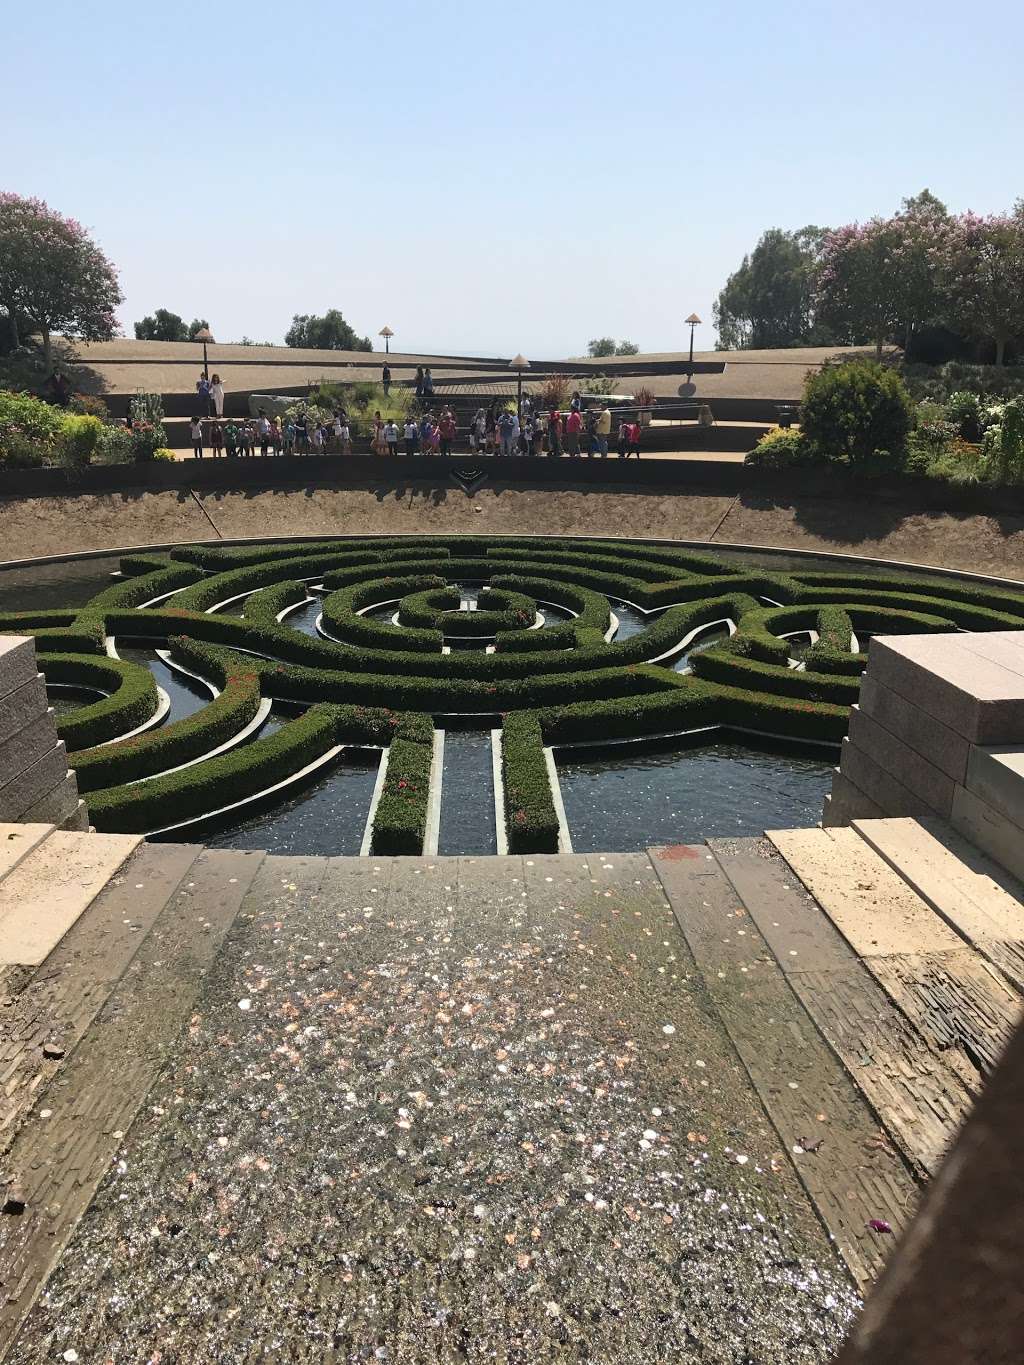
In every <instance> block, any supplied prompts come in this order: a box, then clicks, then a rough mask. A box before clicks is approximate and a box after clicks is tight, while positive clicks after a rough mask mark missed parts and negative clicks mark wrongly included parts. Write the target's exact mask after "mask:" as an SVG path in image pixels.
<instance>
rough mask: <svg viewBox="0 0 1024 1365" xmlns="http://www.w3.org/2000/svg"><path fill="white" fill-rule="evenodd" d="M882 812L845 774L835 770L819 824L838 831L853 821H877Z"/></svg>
mask: <svg viewBox="0 0 1024 1365" xmlns="http://www.w3.org/2000/svg"><path fill="white" fill-rule="evenodd" d="M883 814H884V812H883V811H882V809H881V807H880V806H878V805H876V803H875V802H874V801H872V800H871V798H870V797H869V796H866V795H865V794H864V792H862V791H861V789H860V787H858V786H857V784H856V783H855V782H853V781H852V780H851V779H850V778H849V777H847V776H846V774H845V773H842V772H840V771H839V769H838V768H836V770H835V772H834V774H833V777H832V791H831V793H830V794H829V795H828V796H826V797H825V809H824V810H823V812H822V816H821V823H822V825H823V827H824V828H825V829H839V828H841V827H842V826H844V825H850V824H852V823H853V821H854V820H877V819H879V818H880V817H881V816H882V815H883Z"/></svg>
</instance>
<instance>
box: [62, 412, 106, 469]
mask: <svg viewBox="0 0 1024 1365" xmlns="http://www.w3.org/2000/svg"><path fill="white" fill-rule="evenodd" d="M103 432H104V426H103V423H102V422H101V421H100V419H99V418H98V417H90V416H88V415H87V414H85V413H83V414H81V415H79V414H76V413H70V414H68V415H67V416H66V417H65V418H64V422H63V425H62V427H61V433H60V441H59V443H58V452H59V456H60V459H61V460H62V462H63V463H64V464H67V465H70V466H71V467H72V468H74V469H82V468H84V467H85V466H86V465H87V464H90V463H91V461H92V459H93V457H94V456H95V455H96V454H97V453H98V452H99V450H100V449H101V448H102V445H103Z"/></svg>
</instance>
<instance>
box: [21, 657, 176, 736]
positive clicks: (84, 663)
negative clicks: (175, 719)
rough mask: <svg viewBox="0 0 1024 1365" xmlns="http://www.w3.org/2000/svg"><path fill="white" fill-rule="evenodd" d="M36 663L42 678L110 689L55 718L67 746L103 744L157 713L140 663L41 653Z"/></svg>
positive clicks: (147, 676)
mask: <svg viewBox="0 0 1024 1365" xmlns="http://www.w3.org/2000/svg"><path fill="white" fill-rule="evenodd" d="M37 642H38V637H37ZM39 664H40V667H41V668H42V670H43V672H44V674H45V675H46V680H47V682H51V683H54V682H60V683H74V684H75V685H76V686H82V687H93V688H97V689H98V690H100V691H103V692H108V693H109V696H106V697H103V698H102V700H100V701H96V702H91V703H90V704H89V705H87V706H80V707H77V708H76V709H75V710H74V711H72V712H71V713H70V714H69V715H66V716H61V717H60V718H59V720H58V721H57V733H58V735H59V736H60V737H61V739H62V740H64V741H65V743H66V744H67V747H68V749H69V750H72V749H84V748H88V747H90V746H91V745H94V744H103V743H104V742H105V741H106V740H109V739H114V738H115V736H117V735H123V734H125V733H126V732H127V731H129V730H134V729H135V727H136V726H137V725H141V724H142V723H143V721H147V720H149V718H150V716H152V715H153V713H154V712H155V711H156V708H157V692H156V683H155V682H154V680H153V675H152V673H150V671H149V669H148V668H144V667H143V666H142V665H141V664H133V663H128V662H127V661H126V660H124V659H111V658H108V657H107V656H106V655H100V656H94V655H91V654H86V655H82V654H43V655H41V656H40V660H39Z"/></svg>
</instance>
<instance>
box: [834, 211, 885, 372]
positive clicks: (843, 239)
mask: <svg viewBox="0 0 1024 1365" xmlns="http://www.w3.org/2000/svg"><path fill="white" fill-rule="evenodd" d="M902 245H903V234H902V231H901V228H900V226H899V224H898V223H897V222H896V221H895V220H894V219H885V218H872V219H871V220H870V221H869V222H867V223H848V224H847V225H846V226H845V227H841V228H835V229H833V230H832V231H831V232H828V233H827V234H826V236H825V240H824V242H823V243H822V253H821V265H820V268H819V271H818V295H817V302H818V308H819V311H820V313H821V315H822V317H823V318H824V319H825V320H826V321H827V322H828V323H830V324H831V326H833V327H834V328H835V330H836V332H837V334H838V338H839V340H841V341H843V342H847V343H849V344H851V345H859V344H861V343H863V342H866V341H871V342H873V343H874V346H875V354H876V355H877V356H879V357H881V354H882V347H883V346H884V345H885V343H886V341H887V340H888V339H889V338H890V337H892V336H893V335H894V333H895V332H897V331H898V329H899V327H900V324H901V322H902V321H903V313H904V309H903V306H902V300H901V298H900V269H901V256H900V252H901V248H902Z"/></svg>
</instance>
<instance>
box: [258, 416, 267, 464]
mask: <svg viewBox="0 0 1024 1365" xmlns="http://www.w3.org/2000/svg"><path fill="white" fill-rule="evenodd" d="M256 429H257V431H258V432H259V436H260V454H261V455H262V456H264V458H266V454H267V447H268V446H269V445H270V418H269V417H268V416H267V410H266V408H260V415H259V420H258V421H257V423H256Z"/></svg>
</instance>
